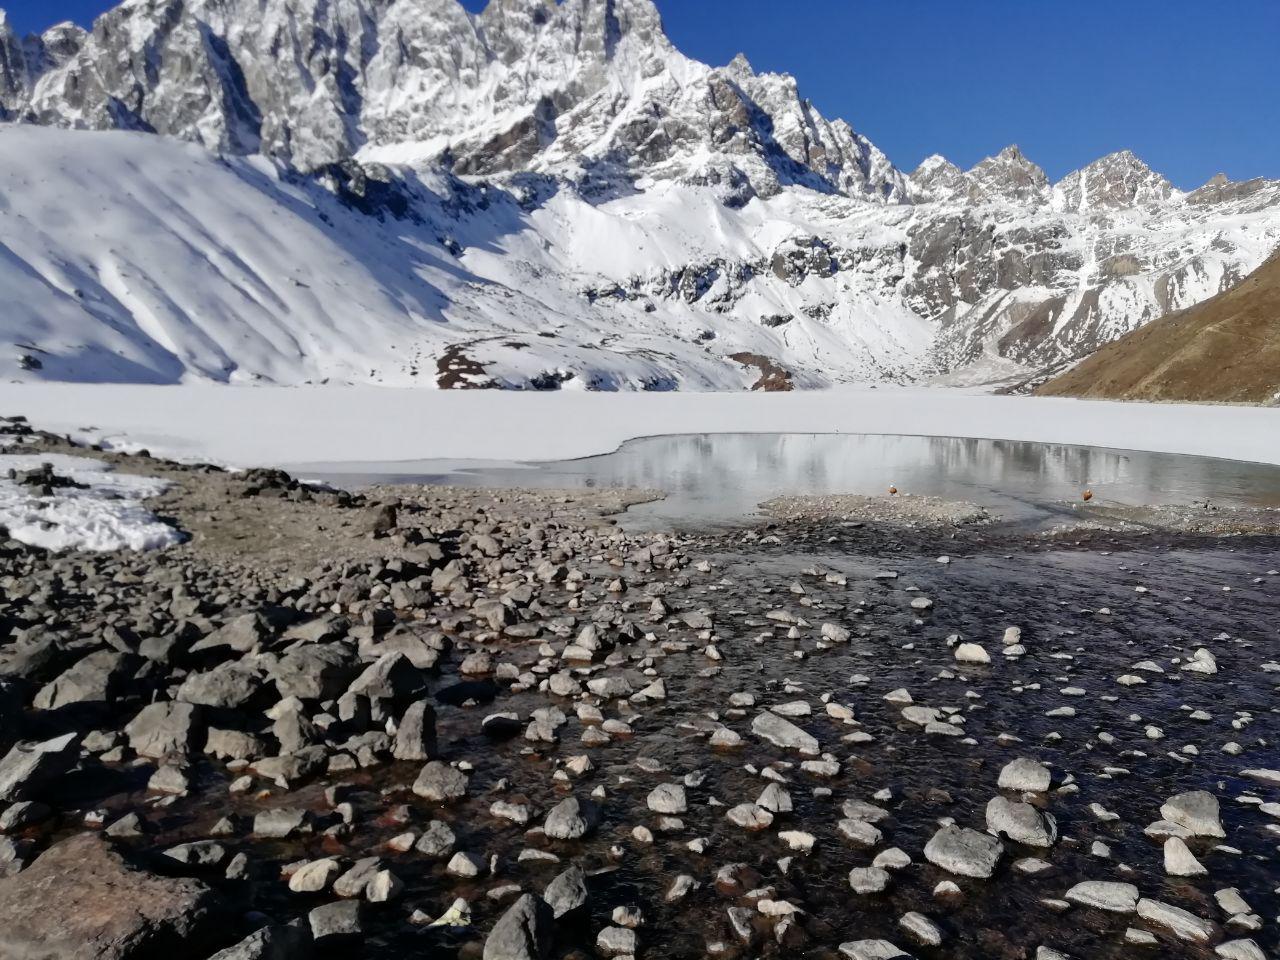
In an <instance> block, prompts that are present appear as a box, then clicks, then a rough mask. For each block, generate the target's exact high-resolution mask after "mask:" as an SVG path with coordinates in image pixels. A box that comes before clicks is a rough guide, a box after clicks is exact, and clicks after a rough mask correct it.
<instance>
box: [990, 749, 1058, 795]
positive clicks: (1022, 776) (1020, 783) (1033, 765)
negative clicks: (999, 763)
mask: <svg viewBox="0 0 1280 960" xmlns="http://www.w3.org/2000/svg"><path fill="white" fill-rule="evenodd" d="M1051 782H1052V776H1051V775H1050V773H1049V768H1048V767H1046V766H1045V765H1044V764H1042V763H1038V762H1036V761H1035V760H1030V759H1028V758H1026V757H1019V758H1018V759H1017V760H1014V761H1011V762H1010V763H1008V764H1006V765H1005V767H1004V769H1002V770H1001V771H1000V783H999V786H1000V789H1001V790H1017V791H1019V792H1022V793H1044V792H1045V791H1046V790H1048V789H1049V785H1050V783H1051Z"/></svg>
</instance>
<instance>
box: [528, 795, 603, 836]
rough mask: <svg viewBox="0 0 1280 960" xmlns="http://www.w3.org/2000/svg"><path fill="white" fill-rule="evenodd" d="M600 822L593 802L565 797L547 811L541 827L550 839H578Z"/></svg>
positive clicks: (598, 813) (597, 810) (598, 812)
mask: <svg viewBox="0 0 1280 960" xmlns="http://www.w3.org/2000/svg"><path fill="white" fill-rule="evenodd" d="M599 822H600V811H599V809H598V808H597V807H596V805H595V804H594V803H591V802H590V801H588V800H579V799H578V798H577V797H567V798H565V799H564V800H561V801H560V802H559V803H557V804H556V805H555V806H554V807H552V808H551V810H550V811H549V812H548V813H547V819H546V821H545V822H544V823H543V826H542V829H543V832H544V833H546V835H547V836H548V837H550V838H551V839H552V840H578V839H581V838H582V837H585V836H586V835H587V834H589V833H591V832H592V831H593V830H594V829H595V828H596V826H597V825H598V824H599Z"/></svg>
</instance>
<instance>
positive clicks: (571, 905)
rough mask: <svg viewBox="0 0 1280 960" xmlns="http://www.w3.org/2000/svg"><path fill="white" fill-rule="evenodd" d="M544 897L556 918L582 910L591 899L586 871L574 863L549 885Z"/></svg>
mask: <svg viewBox="0 0 1280 960" xmlns="http://www.w3.org/2000/svg"><path fill="white" fill-rule="evenodd" d="M542 899H543V900H544V901H546V904H547V906H549V907H550V908H551V914H552V916H553V917H554V918H555V919H556V920H560V919H561V918H563V917H565V916H568V915H569V914H571V913H573V912H575V911H577V910H580V909H581V908H583V907H585V906H586V905H587V902H588V900H589V899H590V895H589V894H588V892H587V875H586V873H585V872H584V871H583V869H582V868H581V867H579V866H578V865H577V864H574V865H572V866H571V867H569V869H567V870H565V871H564V872H563V873H561V874H560V875H559V876H558V877H556V878H555V879H554V880H552V881H551V883H549V884H548V885H547V889H546V890H545V891H544V892H543V895H542Z"/></svg>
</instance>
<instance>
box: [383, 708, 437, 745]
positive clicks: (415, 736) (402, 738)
mask: <svg viewBox="0 0 1280 960" xmlns="http://www.w3.org/2000/svg"><path fill="white" fill-rule="evenodd" d="M437 749H438V748H437V745H436V711H435V708H434V707H432V706H431V704H429V703H427V702H426V701H425V700H419V701H417V702H416V703H413V704H410V706H409V709H407V710H406V711H405V712H404V715H403V716H402V717H401V718H400V723H399V726H397V727H396V742H395V746H394V748H393V749H392V756H394V757H395V758H396V759H397V760H431V759H432V758H434V757H435V756H436V753H437Z"/></svg>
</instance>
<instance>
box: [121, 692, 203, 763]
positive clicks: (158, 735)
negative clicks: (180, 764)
mask: <svg viewBox="0 0 1280 960" xmlns="http://www.w3.org/2000/svg"><path fill="white" fill-rule="evenodd" d="M199 725H200V710H199V708H198V707H195V706H193V705H192V704H190V703H174V702H172V701H167V702H163V703H152V704H148V705H147V706H145V707H143V708H142V710H140V711H139V712H138V715H137V716H136V717H134V718H133V719H132V720H130V721H129V724H128V726H126V727H125V728H124V732H125V734H126V736H128V738H129V746H130V747H132V748H133V751H134V753H136V754H138V755H139V756H141V757H150V758H152V759H154V760H161V759H164V758H165V757H169V756H173V757H185V756H186V755H187V753H188V752H189V751H190V749H191V746H192V743H193V742H194V741H195V739H196V736H197V735H198V732H199Z"/></svg>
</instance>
